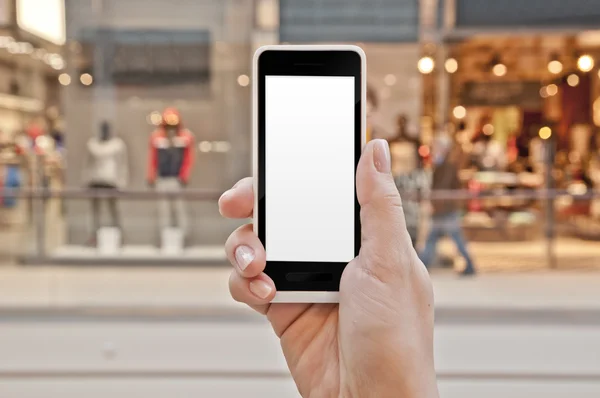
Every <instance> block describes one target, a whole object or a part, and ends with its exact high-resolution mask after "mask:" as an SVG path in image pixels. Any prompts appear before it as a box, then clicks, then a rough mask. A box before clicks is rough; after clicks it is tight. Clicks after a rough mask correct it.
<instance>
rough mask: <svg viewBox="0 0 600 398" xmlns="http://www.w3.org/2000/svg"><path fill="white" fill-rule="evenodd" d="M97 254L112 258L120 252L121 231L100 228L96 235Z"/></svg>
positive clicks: (113, 228) (111, 228) (112, 228)
mask: <svg viewBox="0 0 600 398" xmlns="http://www.w3.org/2000/svg"><path fill="white" fill-rule="evenodd" d="M96 240H97V242H98V245H97V250H98V253H99V254H101V255H103V256H114V255H117V254H118V253H119V251H120V250H121V230H120V229H119V228H115V227H102V228H100V229H99V230H98V232H97V233H96Z"/></svg>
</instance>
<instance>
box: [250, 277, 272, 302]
mask: <svg viewBox="0 0 600 398" xmlns="http://www.w3.org/2000/svg"><path fill="white" fill-rule="evenodd" d="M250 291H251V292H252V294H254V295H255V296H256V297H258V298H260V299H263V300H264V299H266V298H267V297H269V295H270V294H271V292H272V291H273V288H272V287H271V285H269V284H268V283H267V282H265V281H263V280H260V279H257V280H255V281H252V282H250Z"/></svg>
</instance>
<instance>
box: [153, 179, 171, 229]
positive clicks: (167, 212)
mask: <svg viewBox="0 0 600 398" xmlns="http://www.w3.org/2000/svg"><path fill="white" fill-rule="evenodd" d="M168 185H169V184H168V179H166V178H159V179H157V180H156V191H157V192H161V193H162V192H169V188H168ZM158 222H159V225H160V228H161V230H162V229H165V228H169V227H170V226H171V204H170V200H169V199H168V198H160V199H159V200H158Z"/></svg>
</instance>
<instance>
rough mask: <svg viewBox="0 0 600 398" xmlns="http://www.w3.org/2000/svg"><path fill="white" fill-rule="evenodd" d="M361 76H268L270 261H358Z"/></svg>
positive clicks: (266, 154)
mask: <svg viewBox="0 0 600 398" xmlns="http://www.w3.org/2000/svg"><path fill="white" fill-rule="evenodd" d="M354 106H355V100H354V77H346V76H344V77H337V76H335V77H332V76H266V77H265V198H266V209H265V232H266V236H265V240H266V242H265V243H266V250H267V260H268V261H302V262H349V261H350V260H352V259H353V258H354V170H355V163H354V162H355V160H354Z"/></svg>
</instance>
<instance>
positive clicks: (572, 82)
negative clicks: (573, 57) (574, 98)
mask: <svg viewBox="0 0 600 398" xmlns="http://www.w3.org/2000/svg"><path fill="white" fill-rule="evenodd" d="M579 80H580V79H579V76H577V75H576V74H575V73H573V74H572V75H569V77H567V84H568V85H569V86H571V87H577V86H579Z"/></svg>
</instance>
